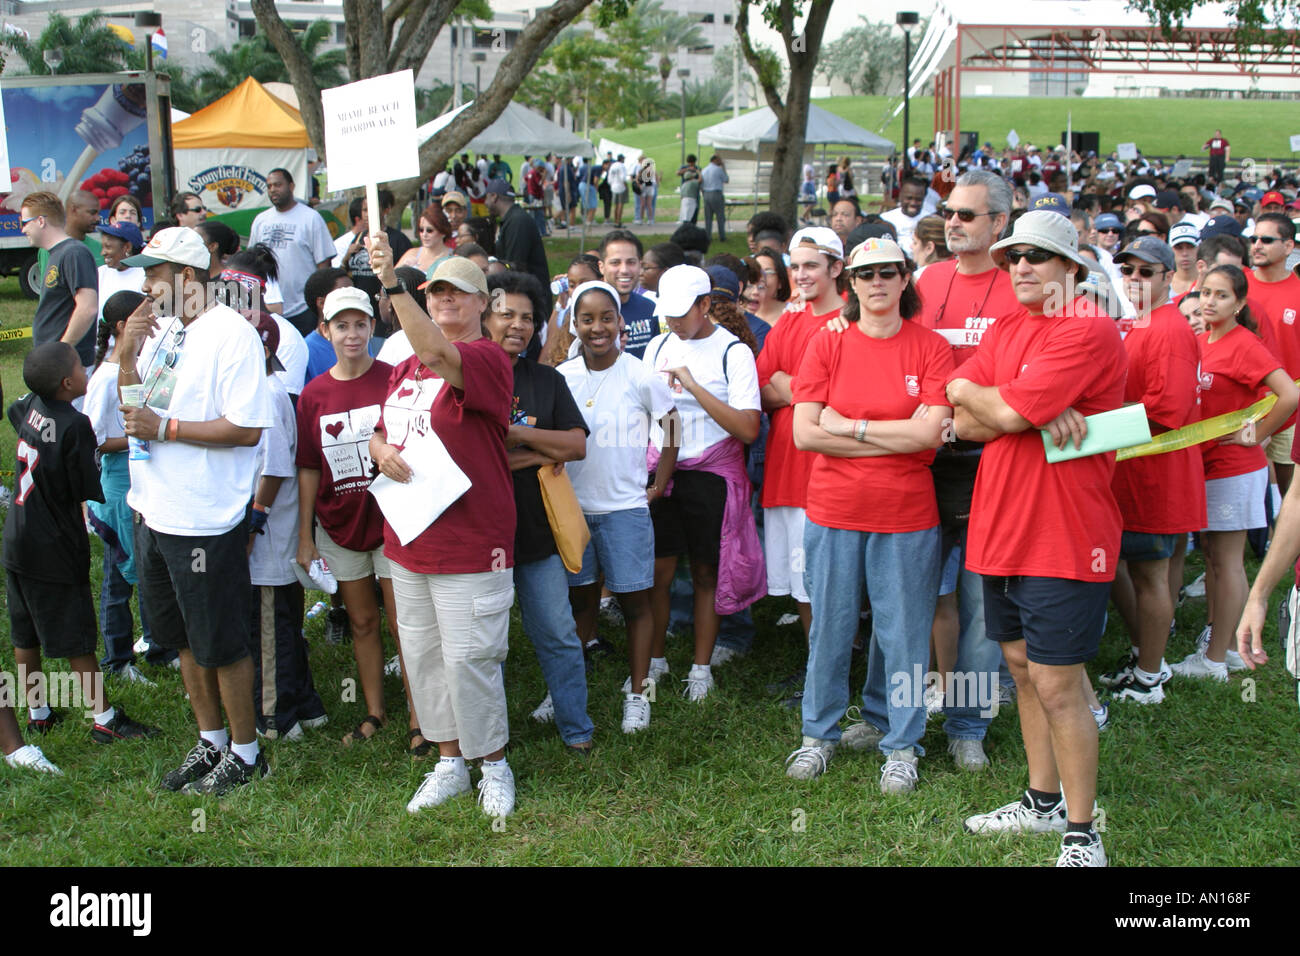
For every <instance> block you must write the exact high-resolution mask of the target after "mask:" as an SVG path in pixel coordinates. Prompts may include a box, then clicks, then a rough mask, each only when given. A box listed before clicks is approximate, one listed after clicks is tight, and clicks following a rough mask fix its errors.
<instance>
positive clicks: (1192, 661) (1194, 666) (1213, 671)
mask: <svg viewBox="0 0 1300 956" xmlns="http://www.w3.org/2000/svg"><path fill="white" fill-rule="evenodd" d="M1169 669H1170V670H1172V671H1173V672H1174V673H1175V674H1177V675H1178V676H1179V677H1208V678H1211V679H1213V680H1217V681H1219V682H1220V683H1224V684H1226V683H1227V682H1228V665H1227V664H1225V663H1222V662H1220V663H1217V664H1216V663H1215V662H1214V661H1212V660H1210V659H1209V658H1208V657H1206V656H1205V652H1204V651H1197V652H1196V653H1194V654H1188V655H1187V656H1186V657H1184V658H1183V659H1182V660H1181V661H1179V662H1178V663H1176V664H1170V665H1169Z"/></svg>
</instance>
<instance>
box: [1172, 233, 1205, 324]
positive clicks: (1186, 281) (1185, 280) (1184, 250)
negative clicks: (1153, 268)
mask: <svg viewBox="0 0 1300 956" xmlns="http://www.w3.org/2000/svg"><path fill="white" fill-rule="evenodd" d="M1200 241H1201V230H1200V228H1199V227H1198V226H1197V225H1196V224H1195V223H1191V222H1180V223H1178V224H1177V225H1175V226H1173V227H1172V228H1171V229H1170V230H1169V248H1170V249H1171V250H1173V253H1174V270H1173V272H1172V273H1171V274H1170V276H1169V297H1170V300H1171V301H1172V302H1173V304H1174V305H1177V304H1178V300H1179V299H1181V298H1182V297H1183V296H1184V295H1186V294H1187V293H1188V292H1190V291H1191V290H1192V289H1194V288H1196V245H1197V243H1199V242H1200Z"/></svg>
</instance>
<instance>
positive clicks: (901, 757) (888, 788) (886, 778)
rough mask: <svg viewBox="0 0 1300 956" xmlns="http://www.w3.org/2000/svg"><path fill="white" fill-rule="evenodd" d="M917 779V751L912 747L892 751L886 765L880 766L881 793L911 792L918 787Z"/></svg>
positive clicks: (886, 759)
mask: <svg viewBox="0 0 1300 956" xmlns="http://www.w3.org/2000/svg"><path fill="white" fill-rule="evenodd" d="M916 781H917V773H916V751H915V750H913V749H912V748H911V747H908V748H907V749H906V750H895V751H892V752H891V753H890V754H889V756H887V757H886V758H885V765H884V766H883V767H881V768H880V792H881V793H884V794H891V793H911V792H912V791H913V790H915V789H916Z"/></svg>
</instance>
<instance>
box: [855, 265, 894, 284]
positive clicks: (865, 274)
mask: <svg viewBox="0 0 1300 956" xmlns="http://www.w3.org/2000/svg"><path fill="white" fill-rule="evenodd" d="M849 275H851V276H853V278H855V279H861V280H862V281H863V282H870V281H871V280H872V279H874V278H875V277H876V276H880V278H882V279H884V280H885V281H886V282H888V281H889V280H890V279H896V278H897V277H898V275H899V270H898V268H897V267H896V266H881V267H880V268H879V269H876V268H874V267H872V266H862V267H861V268H859V269H854V270H853V271H852V272H850V273H849Z"/></svg>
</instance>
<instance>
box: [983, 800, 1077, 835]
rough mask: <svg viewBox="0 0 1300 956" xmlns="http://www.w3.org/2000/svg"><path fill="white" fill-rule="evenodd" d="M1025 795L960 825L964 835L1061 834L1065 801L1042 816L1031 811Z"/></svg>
mask: <svg viewBox="0 0 1300 956" xmlns="http://www.w3.org/2000/svg"><path fill="white" fill-rule="evenodd" d="M1029 801H1030V798H1029V794H1028V793H1026V794H1025V796H1024V797H1023V798H1022V799H1020V800H1017V801H1016V802H1015V803H1008V804H1007V805H1006V806H1004V807H998V808H997V809H996V810H994V811H992V812H991V813H977V814H975V816H973V817H967V818H966V822H965V823H964V824H963V826H965V828H966V832H968V833H1050V832H1051V831H1053V830H1055V831H1057V832H1058V833H1064V832H1065V826H1066V819H1065V800H1061V802H1060V803H1058V804H1057V805H1056V806H1055V807H1053V808H1052V809H1051V810H1049V811H1047V812H1046V813H1041V812H1039V811H1038V810H1036V809H1034V807H1033V804H1032V802H1029Z"/></svg>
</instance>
